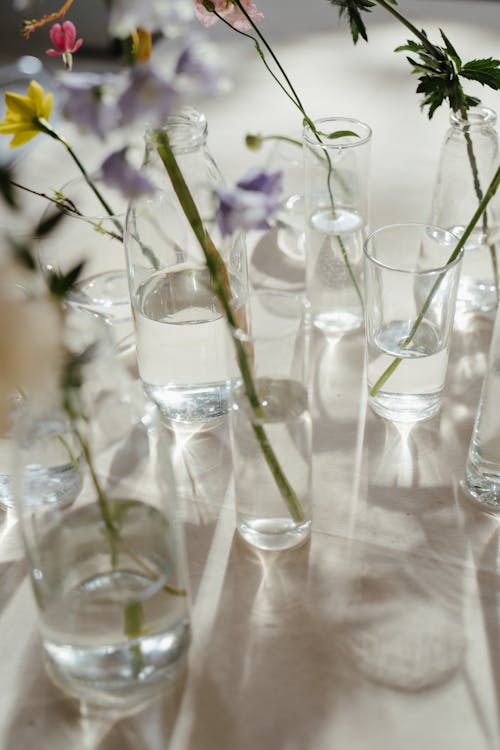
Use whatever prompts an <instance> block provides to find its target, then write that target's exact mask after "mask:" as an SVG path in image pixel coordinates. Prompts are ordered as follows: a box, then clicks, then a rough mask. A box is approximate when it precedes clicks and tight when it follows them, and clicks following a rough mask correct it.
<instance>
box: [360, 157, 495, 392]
mask: <svg viewBox="0 0 500 750" xmlns="http://www.w3.org/2000/svg"><path fill="white" fill-rule="evenodd" d="M499 184H500V167H498V169H497V171H496V173H495V175H494V176H493V179H492V181H491V182H490V185H489V187H488V189H487V191H486V192H485V194H484V196H483V199H482V201H481V202H480V204H479V206H478V207H477V210H476V212H475V213H474V216H473V217H472V219H471V220H470V221H469V223H468V224H467V227H466V228H465V230H464V233H463V234H462V236H461V237H460V239H459V241H458V242H457V244H456V246H455V249H454V250H453V252H452V254H451V255H450V257H449V258H448V260H447V262H446V265H449V264H450V263H453V261H454V260H455V259H456V258H457V257H458V255H459V253H460V252H461V251H462V248H463V247H464V245H465V243H466V242H467V240H468V239H469V237H470V235H471V234H472V231H473V229H474V227H475V226H476V224H477V222H478V221H479V219H480V218H481V215H482V214H483V212H484V211H485V210H486V207H487V205H488V203H489V202H490V200H491V199H492V198H493V196H494V195H495V193H496V191H497V189H498V185H499ZM444 275H445V271H443V273H441V274H440V275H439V276H438V278H437V279H436V281H435V282H434V284H433V286H432V289H431V291H430V292H429V294H428V296H427V298H426V300H425V302H424V304H423V306H422V309H421V310H420V312H419V314H418V316H417V318H416V319H415V322H414V323H413V325H412V327H411V329H410V332H409V334H408V336H407V337H406V338H405V340H404V341H403V343H402V345H401V348H403V349H405V348H406V347H407V346H408V345H409V344H410V343H411V342H412V340H413V337H414V336H415V333H416V332H417V330H418V327H419V326H420V323H421V322H422V320H423V317H424V315H425V313H426V312H427V310H428V309H429V305H430V304H431V302H432V300H433V298H434V295H435V294H436V292H437V290H438V289H439V287H440V285H441V283H442V281H443V279H444ZM402 361H403V357H395V358H394V359H393V361H392V362H391V364H390V365H388V367H387V368H386V369H385V370H384V372H383V373H382V375H381V376H380V377H379V378H378V380H377V381H376V383H375V384H374V385H372V387H371V388H370V396H376V395H377V393H378V391H379V390H380V388H381V387H382V386H383V385H384V384H385V383H386V382H387V380H388V379H389V378H390V376H391V375H392V373H393V372H394V371H395V370H396V368H397V367H399V365H400V364H401V362H402Z"/></svg>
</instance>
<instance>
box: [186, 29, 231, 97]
mask: <svg viewBox="0 0 500 750" xmlns="http://www.w3.org/2000/svg"><path fill="white" fill-rule="evenodd" d="M174 73H175V74H176V75H177V76H179V78H178V79H177V83H178V85H180V86H182V85H183V84H184V83H185V81H189V82H190V83H193V84H195V85H196V84H197V85H198V86H199V88H200V89H201V91H202V93H204V94H208V95H209V96H214V95H216V94H217V93H219V91H221V90H223V89H224V87H226V88H227V81H225V80H224V78H223V76H222V66H221V64H220V61H219V59H218V56H217V52H216V48H215V47H214V46H213V45H212V44H210V43H209V42H208V41H207V40H206V39H203V38H202V37H200V36H199V35H198V34H193V35H191V36H189V37H188V38H187V39H186V43H185V46H184V48H183V50H182V51H181V54H180V55H179V58H178V60H177V64H176V66H175V69H174Z"/></svg>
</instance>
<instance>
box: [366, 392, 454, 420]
mask: <svg viewBox="0 0 500 750" xmlns="http://www.w3.org/2000/svg"><path fill="white" fill-rule="evenodd" d="M368 403H369V404H370V406H371V408H372V409H373V411H374V412H375V413H376V414H378V415H379V416H381V417H384V419H390V420H391V422H421V421H422V420H424V419H430V418H431V417H433V416H434V414H437V412H438V411H439V408H440V406H441V394H440V393H438V394H435V393H433V394H431V395H426V396H422V395H401V394H397V393H383V392H379V393H378V394H377V395H376V396H369V397H368Z"/></svg>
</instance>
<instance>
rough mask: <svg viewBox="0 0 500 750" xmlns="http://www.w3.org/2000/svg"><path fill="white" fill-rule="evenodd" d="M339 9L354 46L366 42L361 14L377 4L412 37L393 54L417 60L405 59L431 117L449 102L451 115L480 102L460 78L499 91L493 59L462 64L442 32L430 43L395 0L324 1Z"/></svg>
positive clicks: (498, 64)
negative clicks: (405, 55)
mask: <svg viewBox="0 0 500 750" xmlns="http://www.w3.org/2000/svg"><path fill="white" fill-rule="evenodd" d="M327 2H329V3H331V5H334V6H336V7H338V8H339V16H340V17H342V16H343V15H344V14H345V13H347V15H348V17H349V25H350V29H351V35H352V39H353V41H354V43H355V44H356V43H357V41H358V40H359V37H362V38H363V39H364V40H365V41H368V33H367V31H366V26H365V23H364V20H363V17H362V13H370V12H371V10H372V8H374V7H376V6H377V5H378V6H380V7H381V8H384V9H385V10H386V11H388V12H389V13H390V14H391V15H392V16H393V17H394V18H396V19H397V20H398V21H399V22H400V23H401V24H402V25H403V26H405V27H406V28H407V29H408V30H409V31H411V32H412V34H413V35H414V36H415V38H416V41H415V40H409V41H407V42H406V44H403V45H401V46H399V47H397V48H396V50H395V51H396V52H410V53H412V54H413V55H417V56H418V59H415V58H414V57H410V56H408V57H407V59H408V62H409V63H410V65H411V66H412V69H413V72H414V73H416V74H417V75H418V76H419V84H418V87H417V93H419V94H423V95H424V99H423V101H422V107H429V111H428V115H429V118H431V117H432V116H433V114H434V112H435V111H436V109H437V108H438V107H439V106H440V105H441V104H442V103H443V102H444V101H448V103H449V105H450V107H451V109H452V110H453V111H454V112H462V113H464V112H466V111H467V110H468V109H469V108H470V107H474V106H476V105H477V104H479V101H480V100H479V99H477V98H476V97H474V96H470V95H469V94H466V93H465V92H464V89H463V85H462V80H461V79H463V78H465V79H467V80H469V81H476V82H477V83H480V84H481V85H483V86H489V87H490V88H492V89H494V90H498V89H500V60H495V59H494V58H492V57H488V58H480V59H475V60H470V61H469V62H467V63H463V62H462V59H461V57H460V55H459V54H458V52H457V51H456V49H455V47H454V46H453V44H452V43H451V42H450V40H449V39H448V38H447V36H446V35H445V34H444V32H443V31H441V32H440V33H441V38H442V41H443V44H441V45H439V44H434V43H433V42H431V41H430V39H429V37H428V35H427V33H426V32H425V31H424V30H423V29H418V28H417V27H416V26H415V25H414V24H413V23H412V22H411V21H409V20H408V19H407V18H406V17H405V16H403V15H402V13H400V12H399V11H398V10H397V9H396V8H395V7H394V6H397V4H398V3H397V0H327Z"/></svg>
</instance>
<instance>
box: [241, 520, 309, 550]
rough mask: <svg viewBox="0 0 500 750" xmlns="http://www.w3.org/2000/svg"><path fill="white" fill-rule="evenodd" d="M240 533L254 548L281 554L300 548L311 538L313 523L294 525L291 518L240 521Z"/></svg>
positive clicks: (305, 522) (306, 522)
mask: <svg viewBox="0 0 500 750" xmlns="http://www.w3.org/2000/svg"><path fill="white" fill-rule="evenodd" d="M237 528H238V533H239V534H240V536H241V537H242V538H243V539H244V540H245V542H247V543H248V544H250V545H251V546H252V547H257V548H258V549H262V550H268V551H274V552H279V551H281V550H285V549H291V548H292V547H298V546H299V545H300V544H304V542H305V541H306V540H307V538H308V537H309V534H310V533H311V522H310V521H304V522H303V523H300V524H298V523H294V522H293V521H292V520H291V519H290V518H259V519H252V520H248V519H246V520H239V521H238V527H237Z"/></svg>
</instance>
